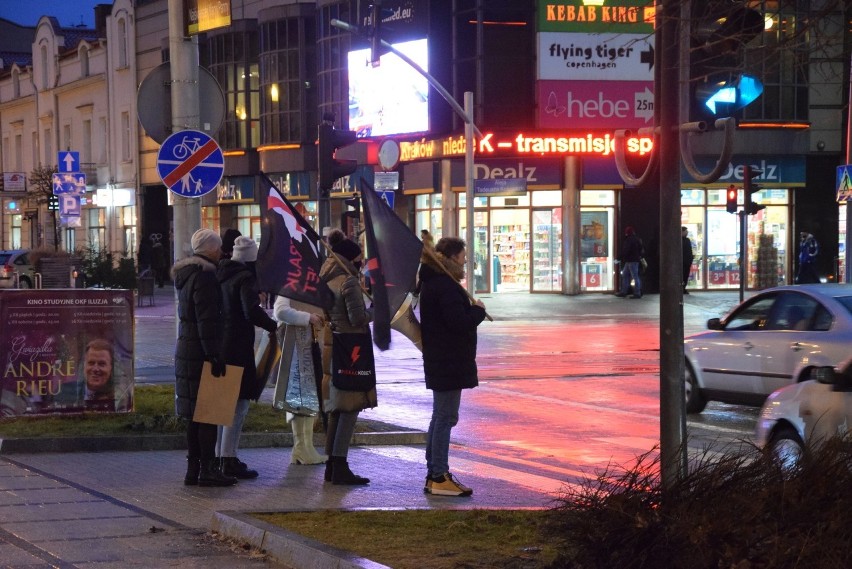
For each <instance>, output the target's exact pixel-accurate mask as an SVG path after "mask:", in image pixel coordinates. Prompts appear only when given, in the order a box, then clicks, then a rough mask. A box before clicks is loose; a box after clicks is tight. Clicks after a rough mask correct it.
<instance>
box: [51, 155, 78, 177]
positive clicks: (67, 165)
mask: <svg viewBox="0 0 852 569" xmlns="http://www.w3.org/2000/svg"><path fill="white" fill-rule="evenodd" d="M56 161H57V164H59V171H60V172H79V171H80V153H79V152H71V151H70V150H67V151H65V152H60V153H59V154H58V155H57V158H56Z"/></svg>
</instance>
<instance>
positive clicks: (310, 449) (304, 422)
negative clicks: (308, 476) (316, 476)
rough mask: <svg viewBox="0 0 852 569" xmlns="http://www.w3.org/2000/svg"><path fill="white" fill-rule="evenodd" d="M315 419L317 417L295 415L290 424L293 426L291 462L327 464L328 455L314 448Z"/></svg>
mask: <svg viewBox="0 0 852 569" xmlns="http://www.w3.org/2000/svg"><path fill="white" fill-rule="evenodd" d="M314 421H316V417H302V416H299V415H295V416H294V417H293V420H292V421H290V425H292V427H293V452H292V454H291V455H290V464H325V461H327V460H328V457H327V456H326V455H324V454H320V453H318V452H317V449H315V448H314Z"/></svg>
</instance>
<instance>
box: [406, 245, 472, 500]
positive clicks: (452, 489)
mask: <svg viewBox="0 0 852 569" xmlns="http://www.w3.org/2000/svg"><path fill="white" fill-rule="evenodd" d="M435 251H436V257H437V259H435V258H434V257H432V256H429V255H427V256H426V257H424V258H423V260H424V264H423V265H422V266H421V269H420V278H421V283H422V287H421V291H420V330H421V334H422V337H423V372H424V374H425V376H426V388H427V389H431V390H432V419H431V421H430V422H429V432H428V434H427V435H426V469H427V476H426V486H425V487H424V489H423V490H424V492H426V493H428V494H437V495H442V496H470V495H471V494H473V490H472V489H471V488H469V487H467V486H465V485H464V484H462V483H461V482H459V481H458V480H457V479H456V478H455V476H453V475H452V474H450V466H449V451H450V433H451V431H452V429H453V427H454V426H455V425H456V423H458V419H459V408H460V406H461V395H462V390H464V389H472V388H474V387H476V386H477V385H479V380H478V378H477V369H476V329H477V327H478V326H479V324H480V323H481V322H482V321H483V320H484V319H485V305H484V304H483V303H482V301H480V300H476V301H474V302H473V304H471V300H470V298H469V297H468V295H467V292H465V289H464V288H462V286H461V284H460V283H461V280H462V278H464V267H465V259H466V252H465V243H464V241H462V240H461V239H459V238H457V237H442V238H441V239H440V240H439V241H438V243H437V244H436V245H435Z"/></svg>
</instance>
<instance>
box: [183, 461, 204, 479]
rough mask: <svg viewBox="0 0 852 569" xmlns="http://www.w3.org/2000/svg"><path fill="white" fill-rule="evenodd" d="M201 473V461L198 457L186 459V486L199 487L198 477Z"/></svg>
mask: <svg viewBox="0 0 852 569" xmlns="http://www.w3.org/2000/svg"><path fill="white" fill-rule="evenodd" d="M200 472H201V459H200V458H198V457H195V458H193V457H191V456H188V457H186V476H184V477H183V483H184V485H186V486H198V475H199V473H200Z"/></svg>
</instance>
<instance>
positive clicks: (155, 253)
mask: <svg viewBox="0 0 852 569" xmlns="http://www.w3.org/2000/svg"><path fill="white" fill-rule="evenodd" d="M151 240H152V241H153V242H154V243H153V245H151V270H153V271H154V278H155V279H156V280H157V286H158V287H159V288H163V283H164V282H165V280H166V271H167V270H168V268H169V262H168V254H167V253H166V247H165V245H163V242H162V240H161V239H160V238H159V237H158V238H157V239H154V238H153V236H152V237H151Z"/></svg>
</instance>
